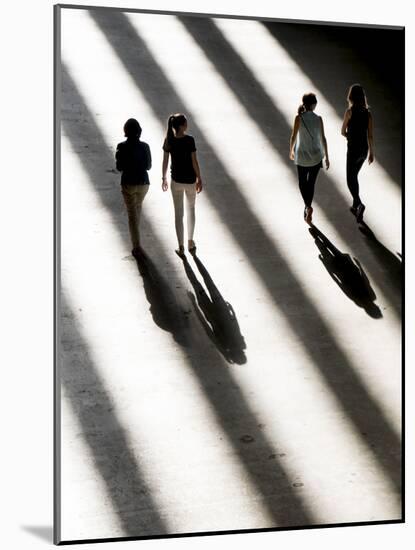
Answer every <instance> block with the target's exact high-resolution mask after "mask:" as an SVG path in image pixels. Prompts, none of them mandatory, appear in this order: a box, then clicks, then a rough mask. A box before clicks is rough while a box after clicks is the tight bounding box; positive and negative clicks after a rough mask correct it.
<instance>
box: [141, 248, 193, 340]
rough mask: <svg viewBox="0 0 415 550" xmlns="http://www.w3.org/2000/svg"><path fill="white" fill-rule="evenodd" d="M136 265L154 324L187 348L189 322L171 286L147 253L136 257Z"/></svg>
mask: <svg viewBox="0 0 415 550" xmlns="http://www.w3.org/2000/svg"><path fill="white" fill-rule="evenodd" d="M136 263H137V267H138V271H139V273H140V275H141V278H142V281H143V286H144V292H145V295H146V298H147V301H148V303H149V304H150V313H151V315H152V317H153V321H154V323H155V324H156V325H157V326H158V327H159V328H161V329H162V330H165V331H166V332H170V333H171V335H172V336H173V338H174V340H175V341H176V342H177V343H178V344H180V345H181V346H183V347H187V346H188V345H189V342H188V333H189V331H188V328H189V321H188V318H187V316H186V314H185V312H184V311H183V309H182V308H181V307H180V305H179V303H178V301H177V298H176V296H175V294H174V293H173V291H172V289H171V286H170V285H169V284H168V283H167V282H166V280H165V278H164V277H163V275H162V274H161V273H160V271H159V269H158V267H157V266H156V264H155V263H154V262H153V261H152V259H151V258H150V257H149V255H148V254H147V253H144V254H141V255H140V256H138V257H137V258H136Z"/></svg>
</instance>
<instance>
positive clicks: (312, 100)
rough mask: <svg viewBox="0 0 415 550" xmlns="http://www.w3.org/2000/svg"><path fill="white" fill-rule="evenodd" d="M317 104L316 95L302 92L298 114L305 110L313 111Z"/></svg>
mask: <svg viewBox="0 0 415 550" xmlns="http://www.w3.org/2000/svg"><path fill="white" fill-rule="evenodd" d="M316 105H317V97H316V95H315V94H313V93H311V92H310V93H309V94H304V95H303V99H302V103H301V105H300V106H299V107H298V114H299V115H301V114H302V113H304V112H305V111H314V109H315V108H316Z"/></svg>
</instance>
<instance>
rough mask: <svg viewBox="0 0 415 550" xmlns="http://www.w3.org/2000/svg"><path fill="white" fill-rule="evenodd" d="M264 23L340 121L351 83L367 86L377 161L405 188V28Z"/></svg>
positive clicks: (395, 181)
mask: <svg viewBox="0 0 415 550" xmlns="http://www.w3.org/2000/svg"><path fill="white" fill-rule="evenodd" d="M263 25H264V27H265V28H266V29H267V30H268V31H269V33H270V34H271V35H272V36H273V37H274V38H275V40H276V41H277V42H278V44H280V45H281V46H282V47H283V48H284V49H285V50H286V52H287V53H288V54H289V55H290V56H291V57H292V59H293V60H294V61H295V62H296V63H297V64H298V66H299V67H300V69H301V70H302V72H303V73H304V74H305V75H308V77H309V78H310V80H311V81H312V82H313V84H314V85H315V86H316V87H317V88H318V89H319V90H320V91H321V92H322V93H323V94H324V96H325V97H326V98H327V99H328V101H330V104H331V106H332V107H333V108H334V109H335V111H336V113H337V115H338V116H339V118H340V119H343V115H344V112H345V110H346V107H347V104H346V103H347V102H346V95H347V91H348V89H349V87H350V85H351V84H353V83H355V82H360V83H361V84H362V85H363V87H364V88H365V90H366V93H367V95H368V98H369V104H370V106H371V108H372V110H373V113H374V120H375V142H376V159H377V161H378V162H379V163H380V164H381V165H382V166H383V167H384V168H385V170H386V171H387V172H388V174H389V175H390V177H391V179H392V181H393V182H394V183H395V184H396V185H397V186H401V180H402V147H403V129H402V128H403V109H402V108H401V106H402V105H403V104H404V92H405V82H404V74H405V38H404V32H403V29H399V28H395V29H384V28H383V29H382V28H371V27H368V26H364V27H360V28H359V27H358V26H348V25H342V24H336V25H322V24H307V23H283V22H270V21H267V22H263ZM323 60H324V61H323ZM339 132H340V127H339ZM383 136H385V138H384V137H383ZM392 136H393V137H392ZM399 141H400V143H399V147H398V148H397V143H398V142H399Z"/></svg>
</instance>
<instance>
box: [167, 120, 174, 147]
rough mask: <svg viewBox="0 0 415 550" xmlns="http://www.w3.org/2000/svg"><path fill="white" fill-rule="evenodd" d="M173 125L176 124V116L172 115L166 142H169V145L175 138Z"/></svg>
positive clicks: (168, 124)
mask: <svg viewBox="0 0 415 550" xmlns="http://www.w3.org/2000/svg"><path fill="white" fill-rule="evenodd" d="M173 123H174V115H171V116H169V120H168V121H167V134H166V140H167V143H168V144H171V142H172V140H173V138H174V132H173Z"/></svg>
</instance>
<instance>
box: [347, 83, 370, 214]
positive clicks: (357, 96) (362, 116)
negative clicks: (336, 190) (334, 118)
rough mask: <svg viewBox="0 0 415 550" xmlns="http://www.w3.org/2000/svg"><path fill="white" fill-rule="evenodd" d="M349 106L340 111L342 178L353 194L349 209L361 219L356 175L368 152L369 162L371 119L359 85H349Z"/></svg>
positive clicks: (362, 208)
mask: <svg viewBox="0 0 415 550" xmlns="http://www.w3.org/2000/svg"><path fill="white" fill-rule="evenodd" d="M347 100H348V102H349V108H348V109H347V111H346V112H345V114H344V119H343V126H342V130H341V132H342V135H343V136H345V137H346V139H347V162H346V177H347V186H348V188H349V191H350V193H351V194H352V197H353V204H352V206H351V208H350V210H351V212H353V214H355V215H356V219H357V221H358V222H359V223H360V222H361V221H362V220H363V212H364V210H365V205H364V204H363V203H362V201H361V199H360V195H359V181H358V179H357V176H358V174H359V171H360V169H361V168H362V166H363V163H364V162H365V160H366V158H367V156H368V153H369V158H368V161H369V164H371V163H372V162H373V160H374V154H373V119H372V114H371V112H370V111H369V107H368V105H367V100H366V95H365V92H364V90H363V88H362V86H361V85H360V84H353V86H351V87H350V89H349V93H348V96H347Z"/></svg>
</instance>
